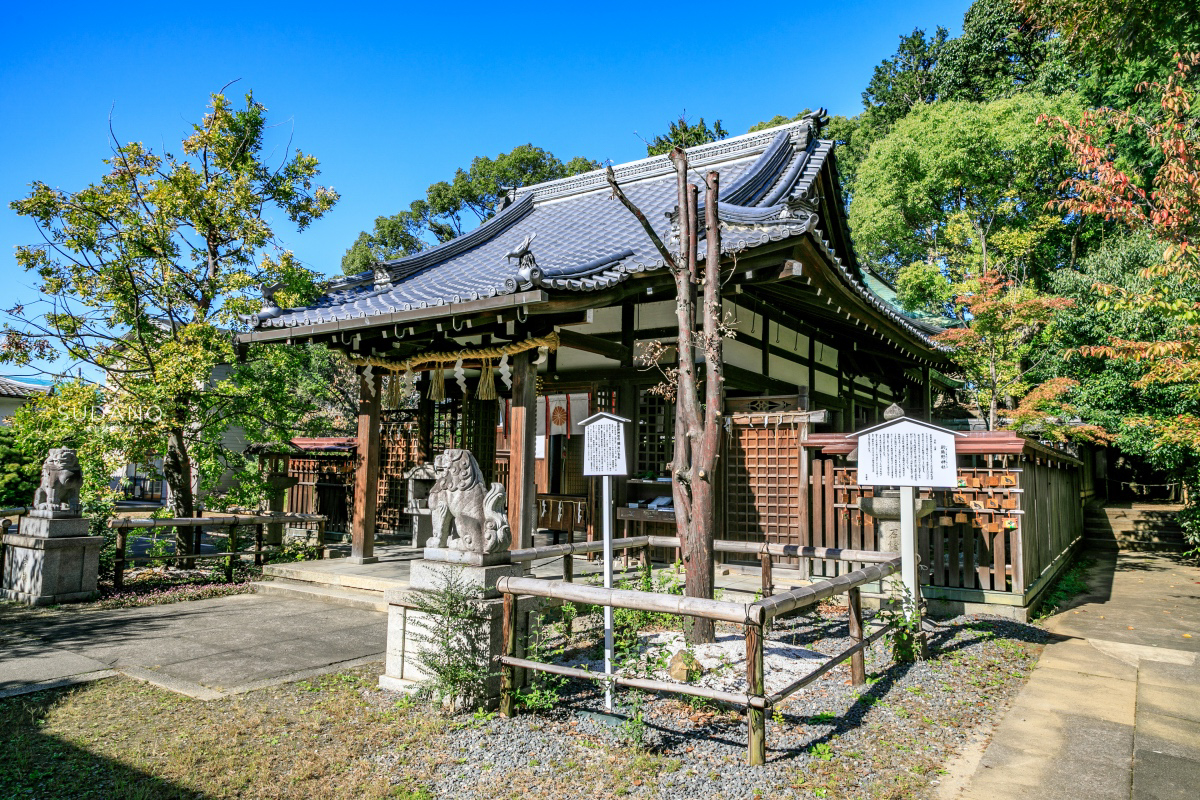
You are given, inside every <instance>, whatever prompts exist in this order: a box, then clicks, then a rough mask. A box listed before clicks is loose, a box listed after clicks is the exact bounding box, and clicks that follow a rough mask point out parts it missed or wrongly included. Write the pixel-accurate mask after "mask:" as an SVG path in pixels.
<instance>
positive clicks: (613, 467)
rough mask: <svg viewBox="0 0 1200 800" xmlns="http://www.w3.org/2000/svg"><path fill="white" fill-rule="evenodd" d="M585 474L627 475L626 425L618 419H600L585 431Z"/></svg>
mask: <svg viewBox="0 0 1200 800" xmlns="http://www.w3.org/2000/svg"><path fill="white" fill-rule="evenodd" d="M583 474H584V475H626V474H628V471H627V469H626V467H625V436H624V426H623V425H622V424H621V423H620V422H617V421H616V420H599V421H597V422H594V423H592V424H591V425H588V426H587V427H586V428H585V429H584V433H583Z"/></svg>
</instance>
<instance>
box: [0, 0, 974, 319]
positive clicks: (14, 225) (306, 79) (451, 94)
mask: <svg viewBox="0 0 1200 800" xmlns="http://www.w3.org/2000/svg"><path fill="white" fill-rule="evenodd" d="M968 5H969V3H968V2H967V1H966V0H957V1H955V2H926V3H922V4H919V5H917V4H911V5H910V4H901V3H895V2H858V3H856V2H843V3H833V4H818V3H791V4H788V3H778V4H763V3H754V4H747V3H736V2H725V3H708V2H694V3H690V4H686V5H685V4H678V5H671V4H652V3H645V2H642V3H628V4H625V3H622V4H609V5H584V4H579V5H559V4H548V5H534V4H518V3H505V2H494V3H487V4H473V3H469V2H466V3H464V2H457V3H452V4H441V3H421V4H419V5H417V4H409V3H389V4H381V5H378V6H374V5H359V4H354V3H346V4H344V5H343V4H330V3H323V4H320V5H310V4H306V3H301V2H296V3H287V4H266V3H257V4H256V3H235V4H225V3H219V2H209V3H202V4H195V5H192V4H170V3H168V4H153V5H143V4H140V3H134V2H130V3H122V4H107V3H104V4H101V3H86V4H84V3H71V2H63V3H56V4H52V3H21V4H19V5H17V6H16V7H14V6H12V5H10V6H9V7H8V8H7V9H6V11H5V14H4V23H3V25H2V26H0V108H2V109H3V124H2V125H0V153H3V154H4V155H3V158H0V200H2V201H3V204H2V206H3V208H2V209H0V244H3V245H4V250H3V251H2V252H0V277H2V278H3V282H4V283H3V285H4V286H5V289H6V291H5V292H4V294H5V295H6V302H5V303H3V305H5V306H7V305H8V304H9V303H11V302H12V301H14V300H22V301H27V300H31V299H33V298H34V296H35V295H34V293H33V291H32V290H31V289H30V288H29V287H30V285H31V283H32V281H31V280H30V279H29V277H28V276H26V275H25V274H23V273H22V272H21V271H20V270H19V269H18V268H17V267H16V265H15V263H14V261H13V258H12V250H11V248H12V247H13V246H14V245H17V244H20V243H26V242H30V241H35V240H36V239H37V232H36V230H35V229H34V227H33V225H32V223H31V222H30V221H28V220H25V219H21V218H19V217H17V216H16V215H15V214H14V213H13V212H12V211H10V210H9V209H8V203H9V202H10V201H11V200H14V199H17V198H19V197H21V196H23V195H24V194H25V193H26V191H27V188H26V187H27V185H28V184H29V182H30V181H31V180H34V179H38V180H43V181H45V182H47V183H49V184H50V185H52V186H57V187H60V188H62V189H64V190H76V189H79V188H82V187H83V186H85V185H86V184H87V183H89V182H91V181H94V180H96V179H98V178H99V176H100V175H101V174H102V172H103V166H102V165H101V163H100V160H101V159H102V158H104V157H106V156H107V155H108V154H109V146H110V142H109V138H108V116H109V113H110V110H111V113H112V122H113V128H114V131H115V132H116V135H117V137H118V138H119V139H120V140H121V141H134V140H140V141H143V142H145V143H146V144H147V145H150V146H152V147H154V148H155V149H161V148H162V147H163V146H164V145H165V146H166V147H167V149H170V150H174V151H178V149H179V141H180V139H181V138H182V137H183V136H184V135H186V133H187V131H188V125H189V123H191V122H193V121H197V120H198V119H199V118H200V117H201V115H202V114H203V112H204V106H205V103H206V101H207V98H208V95H209V93H211V92H213V91H215V90H217V89H219V88H220V87H221V86H222V85H223V84H225V83H227V82H228V81H230V80H232V79H235V78H240V79H241V80H240V82H239V83H238V84H236V86H235V90H236V91H239V92H244V91H245V90H248V89H253V90H254V93H255V97H256V98H257V99H258V100H260V101H261V102H263V103H264V104H265V105H266V106H267V107H268V108H269V109H270V112H271V115H270V117H271V119H272V121H274V122H277V123H280V127H279V128H278V129H276V133H278V134H279V136H278V138H279V142H278V144H279V146H280V147H282V146H283V145H285V144H286V137H287V135H289V134H291V135H293V136H294V139H293V142H294V146H295V147H299V148H301V149H303V150H304V151H305V152H308V153H312V154H314V155H316V156H317V157H318V158H319V159H320V161H321V164H322V170H323V175H322V181H323V182H324V183H325V184H327V185H332V186H334V187H335V188H336V189H337V190H338V191H339V192H340V193H341V195H342V201H341V203H340V204H339V205H338V206H337V207H336V208H335V209H334V210H333V211H332V212H331V213H330V214H329V215H327V216H326V217H325V218H324V219H322V220H320V221H318V222H317V223H315V224H314V225H313V226H312V227H311V228H310V229H309V230H308V231H306V232H304V233H303V234H296V233H295V231H293V230H289V229H288V228H286V226H283V225H280V226H278V227H277V232H278V233H279V234H281V236H282V238H283V239H284V240H285V242H286V243H287V244H288V246H289V247H290V248H291V249H292V250H294V251H295V252H296V253H297V255H298V256H299V257H300V258H301V260H302V261H304V262H305V263H307V264H308V265H310V266H312V267H313V268H315V269H317V270H319V271H322V272H325V273H328V274H336V273H337V272H338V271H339V266H338V265H339V261H340V259H341V256H342V253H343V252H344V251H345V250H346V248H347V247H348V246H349V245H350V243H351V242H352V241H353V240H354V238H355V236H356V235H357V234H358V232H359V231H360V230H364V229H369V228H370V227H371V223H372V221H373V220H374V218H375V217H376V216H379V215H381V214H391V213H394V212H396V211H398V210H400V209H401V208H404V207H407V205H408V203H409V202H410V201H411V200H413V199H415V198H417V197H421V196H423V195H424V192H425V189H426V187H428V186H429V184H430V183H432V182H434V181H437V180H441V179H445V178H448V177H450V176H452V175H453V173H454V170H455V168H457V167H460V166H467V165H468V164H469V163H470V160H471V158H472V157H474V156H476V155H495V154H497V153H499V152H503V151H507V150H509V149H511V148H512V147H514V146H516V145H518V144H522V143H525V142H532V143H534V144H536V145H538V146H541V147H544V148H546V149H548V150H550V151H551V152H553V153H554V154H555V155H557V156H559V157H560V158H562V159H564V160H566V159H568V158H570V157H572V156H576V155H584V156H588V157H590V158H593V159H598V160H605V159H611V160H613V161H614V162H618V163H619V162H623V161H629V160H633V159H636V158H641V157H643V156H645V147H644V145H643V143H642V141H641V138H639V137H643V138H646V139H649V138H651V137H652V136H653V135H655V134H656V133H659V132H662V131H663V130H665V128H666V126H667V123H668V122H669V121H670V120H671V119H673V118H675V117H677V116H678V115H679V113H680V111H682V110H684V109H686V110H687V113H688V115H689V116H691V117H701V116H703V117H704V118H705V119H706V120H708V121H709V122H711V121H712V120H714V119H717V118H720V119H722V120H723V121H724V125H725V127H726V128H727V129H728V130H729V131H731V132H732V133H735V134H736V133H742V132H744V131H745V130H746V128H748V127H749V126H751V125H753V124H755V123H756V122H759V121H760V120H763V119H768V118H770V117H771V116H773V115H775V114H780V113H782V114H789V115H790V114H795V113H798V112H799V111H800V110H802V109H804V108H805V107H812V108H816V107H818V106H825V107H826V108H828V109H830V111H831V112H832V113H835V114H856V113H858V111H859V110H860V109H861V97H860V95H861V92H862V89H863V87H864V86H865V85H866V82H867V80H868V79H869V78H870V75H871V71H872V69H873V68H874V66H875V65H876V64H877V63H878V62H879V61H880V60H881V59H883V58H885V57H886V56H888V55H889V54H891V53H892V52H894V51H895V47H896V44H897V41H898V36H899V35H900V34H902V33H905V32H908V31H911V30H912V29H913V28H914V27H921V28H925V29H927V30H932V29H933V28H934V27H935V26H936V25H939V24H940V25H943V26H945V27H946V28H948V29H949V30H950V31H951V34H952V35H954V34H956V33H957V32H958V31H959V29H960V26H961V22H962V15H963V12H964V11H965V10H966V8H967V6H968Z"/></svg>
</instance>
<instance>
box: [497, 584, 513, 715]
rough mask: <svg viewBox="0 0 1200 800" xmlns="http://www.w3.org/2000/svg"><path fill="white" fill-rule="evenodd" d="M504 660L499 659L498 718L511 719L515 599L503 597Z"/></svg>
mask: <svg viewBox="0 0 1200 800" xmlns="http://www.w3.org/2000/svg"><path fill="white" fill-rule="evenodd" d="M501 626H502V635H503V641H502V642H501V647H502V648H503V651H504V656H505V657H504V658H501V659H500V663H501V664H502V665H503V667H502V668H501V670H500V716H502V717H511V716H512V715H513V711H514V709H515V705H516V695H515V692H516V688H517V687H516V682H517V669H516V667H515V666H513V665H512V664H511V663H509V660H510V659H512V658H513V657H514V656H516V654H517V598H516V595H513V594H507V593H506V594H505V595H504V616H503V618H502V620H501Z"/></svg>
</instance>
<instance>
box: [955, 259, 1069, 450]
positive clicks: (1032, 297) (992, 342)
mask: <svg viewBox="0 0 1200 800" xmlns="http://www.w3.org/2000/svg"><path fill="white" fill-rule="evenodd" d="M955 302H956V303H957V304H959V305H960V306H961V307H962V310H963V311H962V316H963V317H964V318H965V319H966V321H967V324H966V325H964V326H961V327H955V328H948V329H947V330H945V331H943V332H942V333H940V334H938V336H937V339H938V341H940V342H942V343H944V344H948V345H950V346H951V347H953V348H954V352H953V354H952V357H953V359H954V362H955V364H956V365H957V367H958V368H957V370H956V371H957V372H958V374H959V375H960V376H961V377H962V378H963V379H964V380H965V381H966V387H965V389H964V391H966V393H967V394H968V395H969V396H970V397H971V399H972V401H973V402H974V403H975V405H976V406H977V407H978V408H979V410H980V412H981V413H982V414H983V415H984V418H985V419H986V420H987V425H988V430H996V429H997V427H998V426H999V421H1000V420H999V409H1000V408H1001V407H1002V406H1004V405H1007V406H1008V407H1010V408H1011V407H1013V405H1012V403H1011V401H1012V400H1018V399H1020V398H1022V397H1024V396H1025V395H1026V394H1027V393H1028V392H1029V390H1030V389H1032V388H1033V386H1032V383H1031V381H1030V375H1031V373H1033V371H1034V370H1035V369H1036V368H1037V366H1038V364H1039V362H1040V361H1042V360H1044V359H1046V358H1048V357H1049V356H1050V354H1051V353H1052V352H1053V348H1051V347H1050V346H1049V342H1048V338H1049V336H1050V335H1051V331H1052V328H1051V324H1052V323H1053V322H1054V319H1055V317H1057V315H1058V314H1059V313H1060V312H1062V311H1063V310H1065V309H1067V308H1069V307H1070V306H1071V304H1072V301H1071V300H1069V299H1067V298H1063V297H1052V296H1049V295H1042V294H1039V293H1038V292H1036V291H1035V290H1034V289H1033V287H1031V286H1029V285H1024V286H1018V285H1016V284H1015V283H1014V282H1013V281H1011V280H1008V279H1006V278H1005V277H1004V276H1003V275H1001V274H1000V273H999V272H996V271H989V272H986V273H984V274H983V275H981V276H980V277H979V278H978V279H977V280H972V281H969V282H967V284H965V290H964V293H963V294H960V295H959V296H958V297H956V298H955Z"/></svg>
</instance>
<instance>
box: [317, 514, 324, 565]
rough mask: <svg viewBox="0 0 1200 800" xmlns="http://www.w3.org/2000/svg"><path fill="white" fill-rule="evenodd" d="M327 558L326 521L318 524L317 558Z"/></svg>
mask: <svg viewBox="0 0 1200 800" xmlns="http://www.w3.org/2000/svg"><path fill="white" fill-rule="evenodd" d="M324 557H325V520H324V519H322V520H321V521H320V522H318V523H317V558H318V559H322V558H324Z"/></svg>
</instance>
